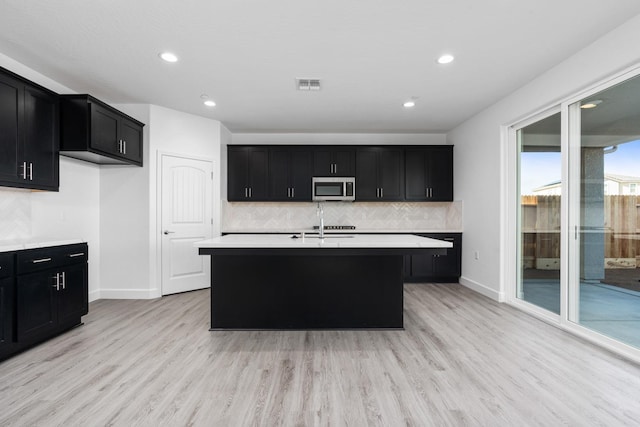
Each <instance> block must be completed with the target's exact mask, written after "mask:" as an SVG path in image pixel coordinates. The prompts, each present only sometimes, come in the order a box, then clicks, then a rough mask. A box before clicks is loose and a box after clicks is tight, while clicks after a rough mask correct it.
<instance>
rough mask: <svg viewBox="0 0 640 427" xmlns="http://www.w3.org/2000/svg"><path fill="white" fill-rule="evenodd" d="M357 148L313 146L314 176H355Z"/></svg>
mask: <svg viewBox="0 0 640 427" xmlns="http://www.w3.org/2000/svg"><path fill="white" fill-rule="evenodd" d="M355 169H356V161H355V149H354V148H352V147H346V146H345V147H336V146H331V147H329V146H327V147H323V146H320V147H315V148H313V176H336V177H340V176H355Z"/></svg>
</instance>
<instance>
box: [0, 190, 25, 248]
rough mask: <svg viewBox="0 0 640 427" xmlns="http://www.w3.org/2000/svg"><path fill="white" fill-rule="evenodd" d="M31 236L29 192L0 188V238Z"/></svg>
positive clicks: (9, 238)
mask: <svg viewBox="0 0 640 427" xmlns="http://www.w3.org/2000/svg"><path fill="white" fill-rule="evenodd" d="M30 236H31V192H29V191H21V190H6V189H0V240H13V239H25V238H28V237H30Z"/></svg>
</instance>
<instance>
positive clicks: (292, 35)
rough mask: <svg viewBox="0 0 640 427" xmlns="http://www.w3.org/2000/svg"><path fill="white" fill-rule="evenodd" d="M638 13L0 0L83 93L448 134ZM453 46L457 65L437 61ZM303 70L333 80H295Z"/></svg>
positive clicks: (59, 74) (574, 5)
mask: <svg viewBox="0 0 640 427" xmlns="http://www.w3.org/2000/svg"><path fill="white" fill-rule="evenodd" d="M638 13H640V2H639V1H638V0H615V1H609V2H604V1H602V0H562V1H558V0H535V1H534V0H532V1H530V2H525V1H516V0H483V1H477V0H431V1H429V0H403V1H397V0H324V1H322V2H320V1H312V0H271V1H264V0H235V1H217V0H214V1H211V0H206V1H205V0H189V1H178V0H162V1H158V0H135V1H123V0H109V1H105V0H95V1H86V0H61V1H50V0H47V1H45V0H29V1H25V0H0V52H1V53H4V54H5V55H7V56H9V57H11V58H13V59H15V60H17V61H19V62H21V63H23V64H25V65H27V66H28V67H31V68H33V69H34V70H36V71H39V72H40V73H42V74H45V75H46V76H48V77H50V78H52V79H54V80H56V81H58V82H60V83H62V84H63V85H65V86H67V87H69V88H71V89H73V90H74V91H76V92H80V93H90V94H92V95H94V96H96V97H98V98H101V99H103V100H105V101H107V102H111V103H151V104H157V105H161V106H165V107H168V108H172V109H176V110H180V111H185V112H188V113H192V114H196V115H201V116H205V117H210V118H213V119H216V120H220V121H221V122H222V123H223V124H224V125H225V126H227V127H228V128H229V129H230V130H231V131H233V132H446V131H448V130H450V129H452V128H453V127H455V126H456V125H458V124H459V123H461V122H462V121H464V120H465V119H467V118H469V117H471V116H472V115H474V114H476V113H477V112H479V111H480V110H482V109H483V108H485V107H487V106H488V105H491V104H492V103H494V102H495V101H497V100H499V99H500V98H502V97H504V96H505V95H507V94H509V93H510V92H512V91H513V90H515V89H517V88H519V87H520V86H522V85H524V84H526V83H527V82H528V81H530V80H531V79H533V78H535V77H536V76H537V75H539V74H541V73H542V72H544V71H546V70H548V69H549V68H551V67H553V66H554V65H556V64H558V63H559V62H561V61H562V60H563V59H565V58H566V57H568V56H570V55H571V54H573V53H575V52H576V51H578V50H580V49H581V48H583V47H585V46H586V45H588V44H590V43H591V42H593V41H594V40H595V39H597V38H598V37H600V36H602V35H603V34H605V33H606V32H608V31H610V30H612V29H613V28H615V27H617V26H618V25H620V24H621V23H623V22H625V21H626V20H627V19H628V18H630V17H632V16H634V15H636V14H638ZM164 50H170V51H173V52H175V53H176V54H177V55H178V56H179V58H180V61H179V62H178V63H176V64H167V63H164V62H162V61H161V60H159V58H158V53H159V52H161V51H164ZM445 52H450V53H453V54H454V55H455V56H456V61H455V62H453V63H452V64H448V65H445V66H443V65H439V64H437V63H436V61H435V60H436V58H437V57H438V56H439V55H440V54H442V53H445ZM300 77H302V78H319V79H321V80H322V90H320V91H317V92H299V91H296V90H295V79H296V78H300ZM203 93H206V94H208V95H209V97H210V98H211V99H213V100H214V101H215V102H216V103H217V106H216V107H214V108H207V107H204V106H203V104H202V99H201V98H200V96H201V94H203ZM412 97H414V98H416V104H417V105H416V107H414V108H413V109H405V108H403V107H402V104H403V102H405V101H406V100H408V99H410V98H412Z"/></svg>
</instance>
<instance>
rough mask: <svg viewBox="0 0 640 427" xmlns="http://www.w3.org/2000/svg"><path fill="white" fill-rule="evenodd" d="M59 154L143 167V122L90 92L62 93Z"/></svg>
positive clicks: (95, 161)
mask: <svg viewBox="0 0 640 427" xmlns="http://www.w3.org/2000/svg"><path fill="white" fill-rule="evenodd" d="M61 123H62V132H61V135H62V137H61V140H60V152H61V154H62V155H64V156H67V157H72V158H76V159H80V160H86V161H89V162H92V163H98V164H103V165H122V164H132V165H136V166H142V143H143V139H142V128H143V127H144V124H143V123H141V122H139V121H137V120H135V119H134V118H132V117H129V116H127V115H126V114H124V113H122V112H120V111H118V110H116V109H115V108H113V107H110V106H109V105H107V104H105V103H104V102H101V101H100V100H98V99H96V98H94V97H92V96H91V95H61Z"/></svg>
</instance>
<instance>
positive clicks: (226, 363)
mask: <svg viewBox="0 0 640 427" xmlns="http://www.w3.org/2000/svg"><path fill="white" fill-rule="evenodd" d="M208 324H209V292H208V291H207V290H205V291H197V292H191V293H186V294H181V295H174V296H170V297H165V298H162V299H158V300H147V301H131V300H126V301H111V300H101V301H97V302H96V303H94V304H92V305H91V307H90V314H89V315H88V316H86V317H85V325H84V326H82V327H80V328H77V329H74V330H72V331H71V332H69V333H67V334H65V335H63V336H61V337H58V338H56V339H54V340H51V341H49V342H47V343H45V344H42V345H40V346H38V347H36V348H34V349H32V350H30V351H28V352H26V353H23V354H21V355H18V356H16V357H13V358H11V359H9V360H7V361H5V362H2V363H0V425H2V426H8V425H18V426H35V425H43V426H55V425H64V426H103V425H115V426H137V425H143V426H147V425H148V426H159V425H163V426H164V425H166V426H183V425H195V426H236V425H237V426H279V425H285V426H314V425H321V426H325V425H331V426H368V425H372V426H377V425H384V426H400V425H411V426H430V425H433V426H444V425H454V426H458V425H474V426H529V425H545V426H557V425H568V426H589V425H601V426H622V425H636V426H637V425H639V424H640V366H638V365H635V364H632V363H629V362H627V361H625V360H622V359H619V358H617V357H616V356H614V355H612V354H610V353H608V352H606V351H604V350H602V349H600V348H598V347H595V346H593V345H591V344H589V343H586V342H584V341H581V340H580V339H578V338H575V337H573V336H572V335H569V334H567V333H565V332H563V331H561V330H559V329H556V328H554V327H552V326H550V325H547V324H545V323H542V322H540V321H538V320H536V319H534V318H532V317H530V316H528V315H526V314H524V313H521V312H519V311H518V310H516V309H513V308H511V307H509V306H506V305H504V304H498V303H495V302H493V301H491V300H489V299H487V298H485V297H482V296H480V295H478V294H476V293H474V292H472V291H470V290H468V289H466V288H464V287H462V286H460V285H430V284H429V285H426V284H412V285H406V286H405V327H406V329H405V330H404V331H313V332H305V331H286V332H285V331H273V332H264V331H263V332H209V331H208V326H209V325H208Z"/></svg>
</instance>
